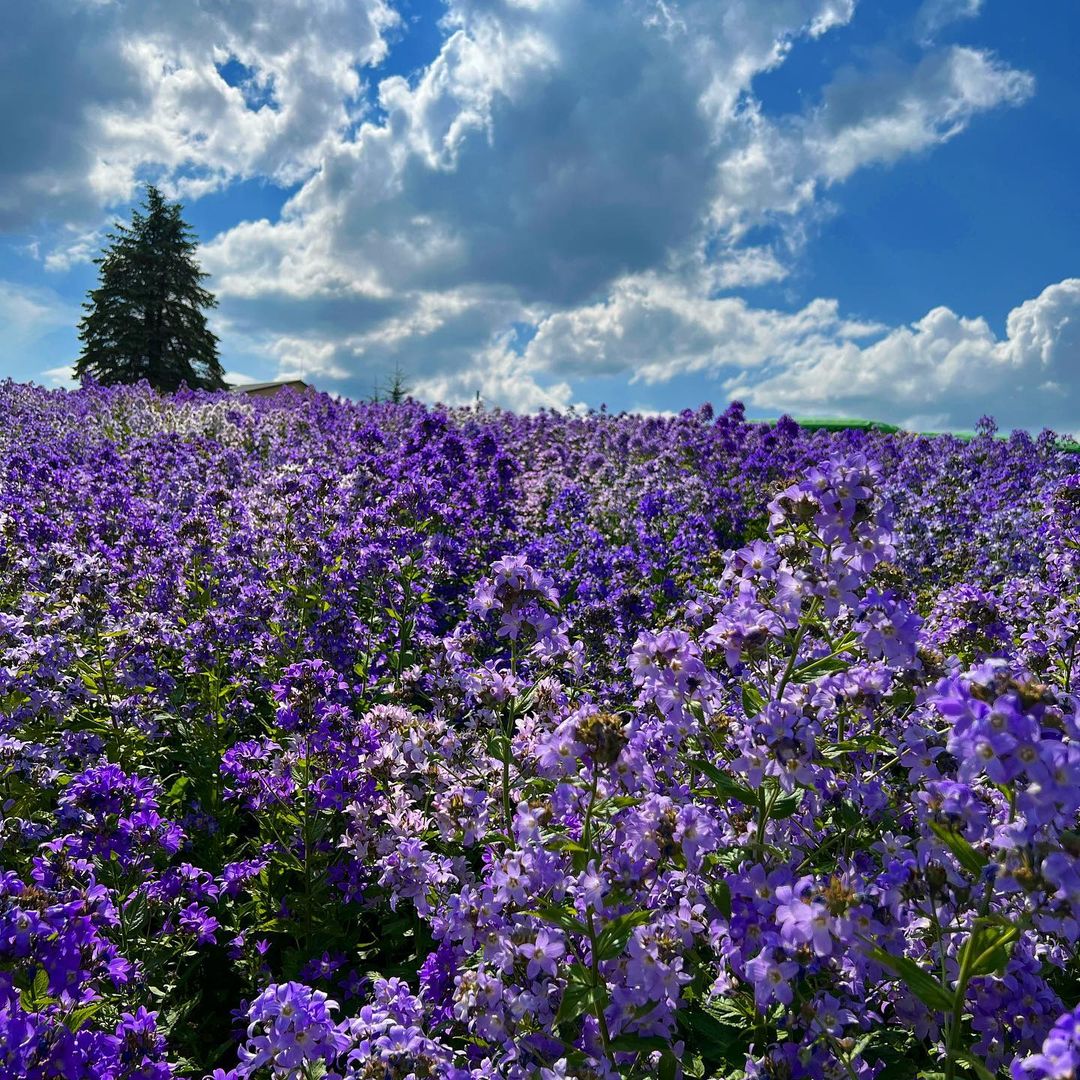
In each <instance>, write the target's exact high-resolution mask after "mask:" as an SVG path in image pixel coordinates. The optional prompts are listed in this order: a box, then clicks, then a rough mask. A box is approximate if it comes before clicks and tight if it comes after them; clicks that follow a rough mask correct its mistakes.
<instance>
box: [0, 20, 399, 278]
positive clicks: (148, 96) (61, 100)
mask: <svg viewBox="0 0 1080 1080" xmlns="http://www.w3.org/2000/svg"><path fill="white" fill-rule="evenodd" d="M397 20H398V17H397V15H396V13H395V12H394V10H393V9H392V8H391V7H390V6H389V4H388V3H387V2H386V0H258V2H256V0H207V2H206V3H200V4H197V5H195V4H175V3H172V2H170V0H116V2H114V3H108V4H105V3H101V4H86V5H83V6H81V7H78V8H75V9H74V10H73V9H72V7H71V5H70V4H68V3H66V2H64V0H38V2H35V3H34V4H27V5H23V6H22V8H21V10H20V12H19V15H18V18H17V19H15V18H14V16H12V18H9V20H8V31H9V32H8V33H7V34H5V35H4V37H5V39H6V41H5V42H4V43H3V44H0V88H2V89H4V90H5V91H6V92H5V94H4V96H5V98H6V99H8V100H11V101H16V100H17V101H18V102H19V103H20V104H19V107H18V108H11V109H7V110H6V111H5V115H4V118H3V120H2V122H0V132H2V134H3V136H4V146H5V154H4V161H3V162H2V163H0V193H2V194H0V229H5V228H6V229H8V230H12V231H14V230H17V229H26V228H31V227H35V226H36V225H37V224H38V223H39V222H40V220H41V218H42V216H46V217H51V218H53V219H54V220H55V219H57V218H58V219H59V220H60V221H61V222H64V223H69V224H72V225H74V226H82V227H83V228H85V227H86V226H88V225H96V224H98V222H99V218H100V214H101V211H102V210H103V209H104V208H107V207H109V206H113V205H116V204H118V203H123V202H127V201H128V200H129V199H130V198H131V196H132V194H133V191H134V188H135V184H136V180H137V178H139V177H141V176H143V175H146V174H149V175H152V176H157V177H158V178H159V179H160V180H161V181H162V182H163V185H164V186H165V187H166V189H167V190H168V191H170V192H171V193H174V194H176V195H181V196H185V197H197V196H198V195H199V194H201V193H204V192H205V191H207V190H211V189H213V188H216V187H220V186H223V185H224V184H226V183H228V182H230V181H231V180H233V179H236V178H240V177H249V176H256V175H257V176H262V177H267V178H269V179H271V180H274V181H276V182H279V183H282V184H290V183H294V182H297V181H299V180H301V179H303V178H305V177H307V176H309V175H310V174H311V173H312V172H313V171H314V170H315V169H316V168H317V166H318V163H319V161H320V159H321V154H322V148H323V146H324V144H325V143H326V142H327V140H333V139H336V138H340V137H341V136H342V134H343V133H344V132H345V130H346V129H347V128H348V127H349V126H350V125H351V124H353V123H355V121H356V120H357V119H358V116H359V114H360V113H361V112H362V109H363V106H362V94H363V89H364V88H363V83H362V80H361V75H360V71H361V70H362V69H363V68H365V67H369V66H370V65H372V64H374V63H377V62H378V61H379V60H380V59H381V58H382V57H383V56H384V55H385V52H386V48H387V45H386V34H387V33H388V32H389V31H390V30H391V29H392V28H393V27H394V26H395V25H396V23H397ZM13 21H14V25H12V22H13ZM230 60H231V61H232V62H233V63H234V64H238V65H239V70H246V72H247V73H248V74H247V79H246V86H230V85H228V83H227V81H226V79H225V78H224V77H223V76H222V74H221V73H220V72H219V65H224V64H226V63H228V62H229V61H230ZM43 207H47V211H46V214H45V215H43V214H42V210H43ZM58 257H60V258H63V257H64V255H63V249H61V251H60V253H59V254H58ZM68 257H69V258H71V257H75V255H70V256H68Z"/></svg>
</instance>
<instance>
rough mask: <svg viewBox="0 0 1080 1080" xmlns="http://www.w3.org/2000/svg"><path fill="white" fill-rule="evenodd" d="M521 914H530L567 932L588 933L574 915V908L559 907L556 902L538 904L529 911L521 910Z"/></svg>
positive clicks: (586, 928)
mask: <svg viewBox="0 0 1080 1080" xmlns="http://www.w3.org/2000/svg"><path fill="white" fill-rule="evenodd" d="M522 915H532V916H533V917H534V918H537V919H541V920H543V921H544V922H546V923H550V924H551V925H552V926H557V927H558V928H559V929H560V930H565V931H566V932H567V933H568V934H584V935H587V934H588V933H589V930H588V927H586V925H585V924H584V923H583V922H581V920H580V919H576V918H575V917H574V909H573V908H570V907H560V906H559V905H558V904H539V905H538V906H537V907H535V908H533V909H532V910H531V911H523V912H522Z"/></svg>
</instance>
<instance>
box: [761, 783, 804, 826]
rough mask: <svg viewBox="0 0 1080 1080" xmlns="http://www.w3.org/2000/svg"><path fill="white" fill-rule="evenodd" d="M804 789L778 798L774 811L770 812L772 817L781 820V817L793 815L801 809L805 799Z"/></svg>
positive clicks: (774, 804)
mask: <svg viewBox="0 0 1080 1080" xmlns="http://www.w3.org/2000/svg"><path fill="white" fill-rule="evenodd" d="M804 794H805V792H804V791H802V790H801V789H800V790H799V791H795V792H792V794H790V795H785V796H784V797H783V798H782V799H777V800H776V802H775V803H773V808H772V812H771V813H770V814H769V817H770V818H775V819H776V820H779V819H780V818H786V817H791V815H792V814H794V813H795V811H796V810H798V809H799V806H800V804H801V803H802V801H803V795H804Z"/></svg>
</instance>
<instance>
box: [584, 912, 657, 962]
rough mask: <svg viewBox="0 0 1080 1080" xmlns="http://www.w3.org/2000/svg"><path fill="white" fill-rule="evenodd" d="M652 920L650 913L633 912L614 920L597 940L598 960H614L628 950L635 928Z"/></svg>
mask: <svg viewBox="0 0 1080 1080" xmlns="http://www.w3.org/2000/svg"><path fill="white" fill-rule="evenodd" d="M650 918H651V915H650V913H649V912H648V911H631V912H628V913H627V914H625V915H618V916H616V917H615V918H614V919H612V920H611V922H609V923H608V924H607V925H606V926H605V927H604V929H603V930H601V931H600V934H599V936H598V937H597V939H596V956H597V959H598V960H614V959H615V957H616V956H618V955H619V954H620V953H621V952H622V951H623V949H625V948H626V943H627V942H628V941H629V940H630V935H631V934H632V933H633V932H634V927H636V926H644V925H645V923H647V922H648V921H649V919H650Z"/></svg>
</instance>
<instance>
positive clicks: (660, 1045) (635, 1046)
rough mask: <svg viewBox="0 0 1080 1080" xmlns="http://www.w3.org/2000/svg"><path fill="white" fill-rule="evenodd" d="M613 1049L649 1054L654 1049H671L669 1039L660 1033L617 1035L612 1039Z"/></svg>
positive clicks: (622, 1051)
mask: <svg viewBox="0 0 1080 1080" xmlns="http://www.w3.org/2000/svg"><path fill="white" fill-rule="evenodd" d="M610 1045H611V1049H612V1050H615V1051H618V1052H620V1053H626V1054H642V1053H645V1054H648V1053H651V1052H652V1051H653V1050H661V1051H663V1050H670V1049H671V1046H670V1044H669V1043H668V1041H667V1039H662V1038H660V1036H659V1035H616V1036H615V1038H614V1039H612V1040H611V1043H610Z"/></svg>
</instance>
